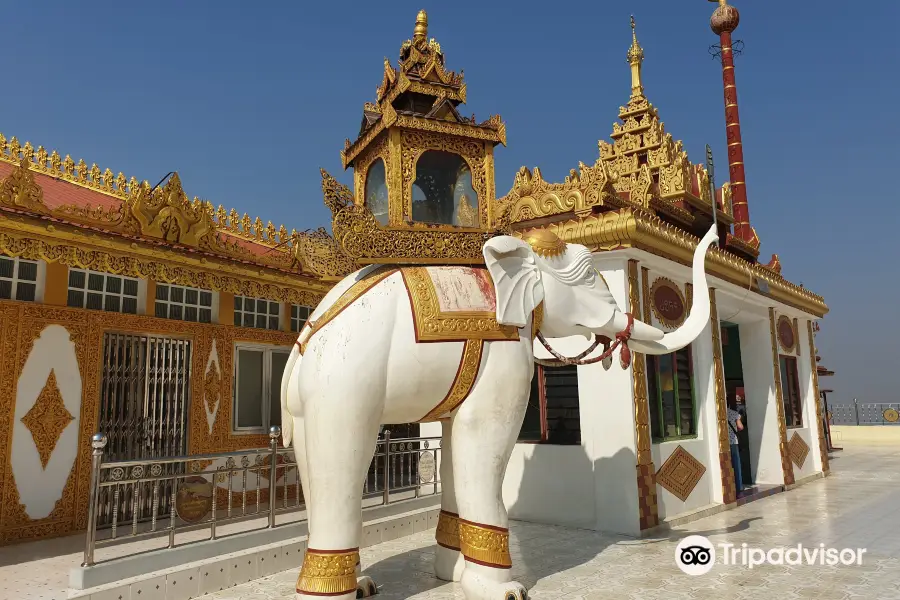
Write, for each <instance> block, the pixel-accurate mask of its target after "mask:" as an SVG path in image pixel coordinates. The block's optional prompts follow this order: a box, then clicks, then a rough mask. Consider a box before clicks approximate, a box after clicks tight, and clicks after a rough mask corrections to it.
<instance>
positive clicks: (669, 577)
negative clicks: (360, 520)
mask: <svg viewBox="0 0 900 600" xmlns="http://www.w3.org/2000/svg"><path fill="white" fill-rule="evenodd" d="M834 456H835V458H834V461H833V463H832V473H833V474H832V476H830V477H828V478H826V479H824V480H818V481H814V482H812V483H809V484H806V485H803V486H801V487H799V488H796V489H794V490H792V491H790V492H787V493H784V494H777V495H775V496H772V497H770V498H766V499H763V500H759V501H757V502H752V503H750V504H747V505H745V506H742V507H740V508H738V509H735V510H731V511H727V512H723V513H719V514H717V515H714V516H711V517H707V518H705V519H702V520H699V521H695V522H693V523H691V524H689V525H686V526H683V527H681V528H678V530H677V531H674V532H671V534H667V535H663V536H660V537H658V538H652V539H646V540H632V539H627V538H623V537H617V536H610V535H602V534H598V533H594V532H590V531H583V530H577V529H567V528H562V527H549V526H545V525H533V524H528V523H513V525H512V535H511V538H512V542H511V551H512V555H513V562H514V567H513V575H514V576H515V577H516V578H517V579H518V580H519V581H521V582H522V583H524V584H525V585H526V586H528V587H529V588H530V589H531V592H530V593H531V596H532V598H533V599H534V600H558V599H563V598H565V599H566V600H588V599H590V600H594V599H597V600H599V599H601V598H606V599H625V598H633V599H647V600H653V599H656V598H666V599H680V598H693V599H702V598H715V599H716V600H730V599H731V598H739V599H742V598H753V599H757V598H761V599H764V600H765V599H766V598H767V597H768V598H770V599H771V600H786V599H790V598H813V599H815V600H833V599H844V598H847V599H850V598H854V599H857V598H858V599H861V600H892V599H897V600H900V517H898V514H900V447H897V446H894V447H890V446H881V447H872V448H860V447H847V448H846V449H845V450H844V451H843V452H839V453H835V455H834ZM690 534H700V535H706V536H707V537H709V538H710V540H711V541H713V542H714V543H716V544H718V543H723V542H729V543H733V544H735V545H738V546H739V545H740V544H742V543H747V544H748V545H750V546H754V547H760V548H772V547H780V546H789V545H796V544H798V543H802V544H804V545H807V546H814V547H817V546H818V545H819V544H820V543H824V544H825V545H826V546H835V547H839V548H843V547H854V548H855V547H864V548H867V549H868V552H867V553H866V554H865V556H864V560H863V564H862V565H861V566H847V567H844V566H839V567H824V566H768V567H757V568H755V569H753V570H752V571H751V570H748V569H746V568H742V567H733V566H725V565H722V564H717V565H716V567H714V569H713V570H712V571H711V572H710V573H709V574H707V575H704V576H699V577H689V576H687V575H684V574H682V573H681V571H679V570H678V568H677V567H676V566H675V562H674V550H675V546H676V545H677V543H678V541H679V540H680V539H681V538H683V537H684V536H686V535H690ZM80 541H81V538H80V537H78V538H71V539H70V538H66V539H63V540H51V542H53V543H52V544H48V543H47V542H37V543H34V544H23V545H19V546H10V547H6V548H3V549H0V600H38V599H40V600H63V599H64V598H65V597H66V590H65V589H64V585H65V581H66V578H67V576H68V569H69V568H70V567H71V566H73V565H74V564H77V561H78V560H79V559H80V555H79V554H78V552H77V551H78V550H79V549H80ZM433 552H434V536H433V533H432V532H424V533H418V534H414V535H412V536H409V537H406V538H402V539H398V540H395V541H392V542H386V543H382V544H378V545H377V546H373V547H370V548H366V549H364V550H363V551H362V559H363V567H364V568H365V570H366V574H368V575H371V576H372V577H373V578H374V579H375V581H376V582H377V583H378V584H379V586H380V588H381V590H380V591H381V596H379V597H380V598H381V599H382V600H399V599H401V598H416V599H417V600H426V599H427V600H451V599H462V592H461V590H460V589H459V586H458V585H456V584H448V583H444V582H441V581H438V580H437V579H435V578H434V576H433V575H432V566H431V561H432V555H433ZM297 558H298V559H299V556H298V557H297ZM275 560H278V561H279V563H280V566H281V568H284V567H285V566H287V564H289V563H287V562H282V561H281V560H280V559H277V558H275ZM297 562H298V563H299V560H298V561H297ZM242 569H247V570H249V571H252V570H253V569H254V567H253V565H249V566H242ZM256 569H257V570H260V569H261V567H260V565H257V566H256ZM266 570H268V569H266ZM298 570H299V564H298V565H297V566H296V567H294V568H292V569H290V570H288V571H284V572H280V573H277V574H275V575H270V576H268V577H266V578H263V579H259V580H256V581H251V582H249V583H246V584H242V585H238V586H236V587H231V588H228V589H225V590H223V591H221V592H217V593H215V594H212V595H210V596H206V597H205V598H209V599H210V600H237V599H241V600H250V599H253V600H270V599H278V600H289V599H291V600H292V599H293V598H294V584H295V582H296V579H297V572H298ZM249 571H248V574H249ZM260 572H261V571H260ZM269 572H271V571H269ZM192 574H193V573H188V572H187V571H186V572H185V576H186V577H187V576H190V575H192ZM196 575H197V576H199V577H201V578H202V577H204V573H203V572H198V573H197V574H196ZM213 575H214V574H213V573H209V574H208V575H207V576H208V577H213ZM179 583H181V582H179ZM157 584H158V582H157V581H154V580H150V581H148V582H147V583H146V584H145V587H147V590H146V593H143V590H142V593H141V595H140V596H139V597H138V598H139V600H144V598H145V596H146V597H147V598H171V599H173V600H174V599H176V598H177V599H180V598H186V597H189V596H191V592H190V591H189V590H188V589H187V588H189V587H190V586H193V585H195V583H194V579H191V578H190V577H188V578H187V579H186V580H185V581H184V584H185V586H186V587H185V589H184V590H182V589H169V590H166V586H160V587H159V588H157V587H156V585H157ZM170 587H171V588H174V587H177V586H170ZM167 593H168V595H166V594H167ZM92 598H93V600H107V597H106V596H101V595H99V594H97V595H94V596H93V597H92ZM111 600H120V599H119V598H112V599H111ZM121 600H129V598H125V597H123V598H122V599H121ZM131 600H135V597H134V596H131Z"/></svg>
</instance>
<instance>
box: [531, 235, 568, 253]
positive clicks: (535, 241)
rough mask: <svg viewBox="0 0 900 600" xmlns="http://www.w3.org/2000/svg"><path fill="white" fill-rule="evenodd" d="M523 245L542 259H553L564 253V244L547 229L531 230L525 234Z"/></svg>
mask: <svg viewBox="0 0 900 600" xmlns="http://www.w3.org/2000/svg"><path fill="white" fill-rule="evenodd" d="M525 243H526V244H528V245H529V246H531V249H532V250H534V253H535V254H537V255H538V256H540V257H543V258H555V257H557V256H560V255H562V254H563V253H565V251H566V243H565V242H564V241H562V240H561V239H559V237H558V236H557V235H556V234H555V233H553V232H552V231H550V230H549V229H532V230H531V231H529V232H528V233H526V234H525Z"/></svg>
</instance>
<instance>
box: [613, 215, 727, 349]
mask: <svg viewBox="0 0 900 600" xmlns="http://www.w3.org/2000/svg"><path fill="white" fill-rule="evenodd" d="M718 239H719V236H718V235H716V230H715V227H711V228H710V230H709V232H708V233H707V234H706V235H705V236H703V239H702V240H700V243H699V244H697V249H696V250H695V251H694V261H693V271H694V272H693V284H694V302H693V304H692V305H691V308H690V313H689V314H688V318H687V319H685V321H684V323H683V324H682V325H681V327H679V328H678V329H676V330H675V331H673V332H671V333H664V332H663V331H661V330H660V329H657V328H656V327H653V326H652V325H648V324H646V323H642V322H640V321H638V320H635V321H634V330H633V331H632V335H631V340H630V341H629V342H628V345H629V346H630V347H631V349H632V350H635V351H636V352H643V353H644V354H655V355H659V354H669V353H671V352H675V351H676V350H681V349H682V348H684V347H685V346H687V345H688V344H690V343H691V342H693V341H694V340H696V339H697V338H698V337H700V334H701V333H702V332H703V329H704V328H705V327H706V324H707V323H708V322H709V288H708V287H707V283H706V251H707V249H708V248H709V246H710V245H711V244H713V243H714V242H716V241H718ZM644 293H647V292H646V291H645V292H644ZM620 317H621V318H622V320H623V321H624V320H625V315H621V314H617V315H616V317H615V319H619V318H620ZM614 322H616V321H615V320H614ZM617 326H618V324H617Z"/></svg>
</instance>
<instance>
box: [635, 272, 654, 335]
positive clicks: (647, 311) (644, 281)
mask: <svg viewBox="0 0 900 600" xmlns="http://www.w3.org/2000/svg"><path fill="white" fill-rule="evenodd" d="M641 289H642V290H645V293H644V294H643V295H642V296H641V302H642V309H643V311H644V312H643V315H644V316H643V317H642V319H643V320H644V323H647V324H650V315H651V311H652V309H651V308H650V293H649V290H650V269H648V268H647V267H641ZM633 310H634V309H632V311H633Z"/></svg>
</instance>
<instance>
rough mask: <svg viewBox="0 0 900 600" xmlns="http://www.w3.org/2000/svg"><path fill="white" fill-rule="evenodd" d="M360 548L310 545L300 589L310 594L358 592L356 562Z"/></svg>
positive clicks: (298, 582) (304, 559)
mask: <svg viewBox="0 0 900 600" xmlns="http://www.w3.org/2000/svg"><path fill="white" fill-rule="evenodd" d="M358 563H359V548H351V549H349V550H314V549H312V548H308V549H307V550H306V556H305V557H304V558H303V567H302V568H301V569H300V577H298V578H297V593H298V594H307V595H310V596H340V595H342V594H349V593H351V592H354V593H355V592H356V565H357V564H358Z"/></svg>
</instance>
